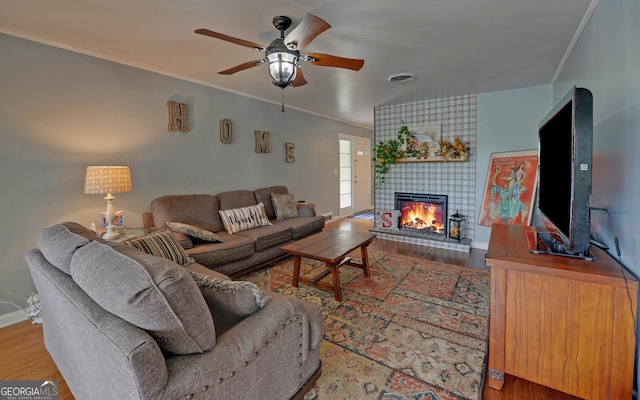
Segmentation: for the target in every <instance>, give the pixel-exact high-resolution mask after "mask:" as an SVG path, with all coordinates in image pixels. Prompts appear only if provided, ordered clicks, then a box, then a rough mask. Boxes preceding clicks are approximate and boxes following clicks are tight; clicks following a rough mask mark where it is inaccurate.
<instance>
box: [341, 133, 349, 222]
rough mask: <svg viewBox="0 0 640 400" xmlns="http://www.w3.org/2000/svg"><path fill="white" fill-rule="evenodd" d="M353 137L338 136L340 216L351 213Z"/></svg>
mask: <svg viewBox="0 0 640 400" xmlns="http://www.w3.org/2000/svg"><path fill="white" fill-rule="evenodd" d="M352 152H353V139H352V138H351V137H349V136H347V135H340V138H339V150H338V156H339V160H340V161H339V162H340V174H339V180H340V216H341V217H346V216H348V215H351V214H353V156H352Z"/></svg>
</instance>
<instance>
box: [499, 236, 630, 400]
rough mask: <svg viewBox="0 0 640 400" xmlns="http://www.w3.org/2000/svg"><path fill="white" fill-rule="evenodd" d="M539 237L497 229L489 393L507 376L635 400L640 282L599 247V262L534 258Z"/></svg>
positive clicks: (584, 393)
mask: <svg viewBox="0 0 640 400" xmlns="http://www.w3.org/2000/svg"><path fill="white" fill-rule="evenodd" d="M535 229H536V228H533V227H525V226H517V225H501V224H495V225H493V227H492V231H491V240H490V242H489V250H488V252H487V265H489V266H490V267H491V320H490V338H489V371H488V377H487V380H488V383H489V386H490V387H492V388H494V389H502V385H503V384H504V374H505V373H506V374H510V375H513V376H517V377H520V378H523V379H526V380H529V381H532V382H535V383H538V384H541V385H544V386H547V387H550V388H553V389H556V390H559V391H562V392H565V393H568V394H571V395H573V396H577V397H581V398H585V399H631V396H632V393H631V392H632V387H633V381H634V374H633V364H634V354H635V343H636V340H635V326H634V319H635V315H636V310H637V308H636V307H637V297H638V282H637V280H636V279H635V278H634V277H633V276H631V274H630V273H629V272H626V273H625V276H626V282H625V279H624V277H623V275H622V272H621V269H620V266H619V264H617V263H616V262H615V261H614V260H613V259H612V258H611V257H610V256H609V255H608V254H607V253H606V252H604V251H602V250H601V249H599V248H597V247H595V246H591V251H592V253H593V254H594V255H595V256H596V257H597V260H594V261H587V260H582V259H577V258H571V257H562V256H555V255H548V254H532V253H530V252H529V247H528V245H527V238H526V231H528V230H529V231H531V230H535ZM627 286H628V288H627Z"/></svg>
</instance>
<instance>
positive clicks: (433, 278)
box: [240, 251, 489, 400]
mask: <svg viewBox="0 0 640 400" xmlns="http://www.w3.org/2000/svg"><path fill="white" fill-rule="evenodd" d="M350 256H351V258H352V259H354V260H357V261H359V259H360V257H359V251H357V252H354V253H352V254H350ZM369 258H370V265H371V277H370V278H365V277H364V276H363V275H362V270H360V269H357V268H352V267H342V268H341V269H340V279H341V282H342V285H343V289H342V293H343V299H344V300H343V301H342V302H341V303H337V302H336V301H335V300H334V299H333V293H331V292H329V291H326V290H322V289H318V288H316V287H312V286H309V285H306V284H303V283H301V284H300V287H298V288H292V287H291V272H292V270H293V259H292V258H289V259H287V260H284V261H281V262H279V263H278V264H276V265H275V266H274V267H272V268H269V269H263V270H260V271H256V272H254V273H251V274H249V275H246V276H244V277H242V278H240V279H244V280H249V281H252V282H255V283H256V284H258V286H260V287H262V288H264V289H269V290H272V291H275V292H280V293H286V294H292V295H295V296H297V297H299V298H302V299H304V300H307V301H310V302H313V303H316V304H318V305H320V306H321V307H322V308H323V314H324V321H325V322H324V326H325V334H324V340H323V343H322V348H321V354H320V357H321V360H322V363H323V365H322V375H321V376H320V379H318V382H317V383H316V386H315V387H314V388H313V389H311V391H310V392H309V393H307V395H306V396H305V400H325V399H326V400H329V399H330V400H334V399H358V400H359V399H385V400H387V399H389V400H390V399H394V400H395V399H414V400H417V399H425V400H445V399H479V398H480V397H481V394H482V386H483V382H484V371H485V364H486V358H487V347H488V332H489V272H488V271H478V270H473V269H469V268H464V267H459V266H455V265H450V264H443V263H438V262H433V261H426V260H421V259H417V258H410V257H404V256H400V255H395V254H394V255H391V254H385V253H379V252H374V251H370V252H369ZM323 269H324V263H321V262H318V261H315V260H310V259H305V258H303V259H302V267H301V273H303V274H304V275H308V276H314V275H316V274H317V273H318V272H320V271H322V270H323ZM324 279H325V280H326V281H327V282H329V283H330V279H331V276H328V277H326V278H324Z"/></svg>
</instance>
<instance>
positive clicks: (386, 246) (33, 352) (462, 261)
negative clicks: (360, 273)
mask: <svg viewBox="0 0 640 400" xmlns="http://www.w3.org/2000/svg"><path fill="white" fill-rule="evenodd" d="M372 226H373V222H372V221H365V220H359V219H355V218H343V219H341V220H338V221H336V222H333V223H330V224H327V227H326V229H345V230H355V231H361V232H367V231H368V230H369V229H370V228H371V227H372ZM369 248H370V249H371V250H378V251H386V252H393V253H397V254H402V255H406V256H411V257H420V258H426V259H430V260H434V261H440V262H446V263H451V264H456V265H460V266H464V267H468V268H477V269H485V270H487V269H488V268H487V267H486V265H485V263H484V254H485V252H484V251H483V250H478V249H472V250H471V252H470V253H462V252H456V251H448V250H441V249H434V248H430V247H424V246H416V245H410V244H406V243H399V242H392V241H388V240H381V239H375V240H374V241H373V243H372V244H371V245H370V247H369ZM0 343H1V344H2V346H1V347H0V380H8V379H21V380H41V379H42V380H58V381H59V382H60V388H59V393H60V400H73V399H74V397H73V395H72V394H71V392H70V391H69V388H68V387H67V385H66V383H65V381H64V378H63V377H62V375H61V374H60V372H59V371H58V369H57V368H56V365H55V364H54V363H53V360H52V359H51V357H50V356H49V353H48V352H47V350H46V349H45V346H44V342H43V334H42V325H32V324H31V322H30V321H24V322H20V323H18V324H14V325H11V326H8V327H5V328H2V329H0ZM482 398H483V399H484V400H549V399H558V400H573V399H577V398H576V397H573V396H569V395H567V394H564V393H561V392H557V391H555V390H552V389H549V388H545V387H543V386H540V385H536V384H534V383H531V382H528V381H526V380H524V379H519V378H514V377H512V376H509V375H507V377H506V379H505V384H504V388H503V389H502V390H500V391H498V390H494V389H491V388H489V386H488V385H485V387H484V389H483V391H482ZM220 400H224V399H220Z"/></svg>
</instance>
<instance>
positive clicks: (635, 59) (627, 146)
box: [553, 0, 640, 382]
mask: <svg viewBox="0 0 640 400" xmlns="http://www.w3.org/2000/svg"><path fill="white" fill-rule="evenodd" d="M638 38H640V2H639V1H638V0H601V1H600V3H599V4H598V6H597V7H596V9H595V11H594V13H593V15H592V16H591V19H590V21H589V23H588V24H587V26H586V29H585V30H584V32H583V34H582V36H581V37H580V39H579V41H578V42H577V44H576V47H575V49H574V50H573V52H572V54H571V56H570V57H569V59H568V61H567V63H566V65H565V67H564V68H563V70H562V72H561V74H560V76H559V78H558V80H557V82H556V83H555V84H554V85H553V98H554V100H555V101H557V100H558V99H560V98H561V97H562V96H563V95H564V94H565V93H566V92H567V91H568V90H569V89H570V88H571V87H572V86H574V85H575V86H579V87H585V88H587V89H589V90H591V92H592V93H593V112H594V115H593V135H594V138H593V146H594V152H593V192H592V195H591V201H590V203H591V205H592V206H597V207H605V208H608V209H609V211H610V213H611V216H612V222H613V228H614V229H615V232H613V230H612V228H611V226H610V225H609V222H608V220H607V219H606V217H605V215H602V214H603V213H597V212H596V213H592V215H593V217H594V218H593V220H592V224H593V228H592V229H593V230H594V231H595V232H596V233H597V234H598V238H599V239H600V240H601V241H603V242H605V243H606V244H608V245H609V246H610V247H611V250H610V251H609V252H610V253H612V254H613V255H615V254H616V251H615V246H614V241H613V236H614V233H615V235H616V236H618V237H619V239H620V249H621V254H622V257H621V261H622V263H623V264H624V265H625V266H626V267H628V268H629V269H630V270H631V271H632V272H634V273H635V275H636V276H637V275H640V254H639V252H640V235H639V234H638V232H639V231H640V228H639V227H640V208H639V207H638V199H640V184H638V181H639V177H640V157H639V156H638V151H639V150H640V46H639V45H638ZM636 320H637V318H636ZM638 345H639V343H638V341H637V339H636V346H638ZM639 348H640V347H637V349H636V360H637V358H638V354H639V353H640V350H639ZM638 373H639V375H638V376H637V377H636V381H637V382H640V371H638Z"/></svg>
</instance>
